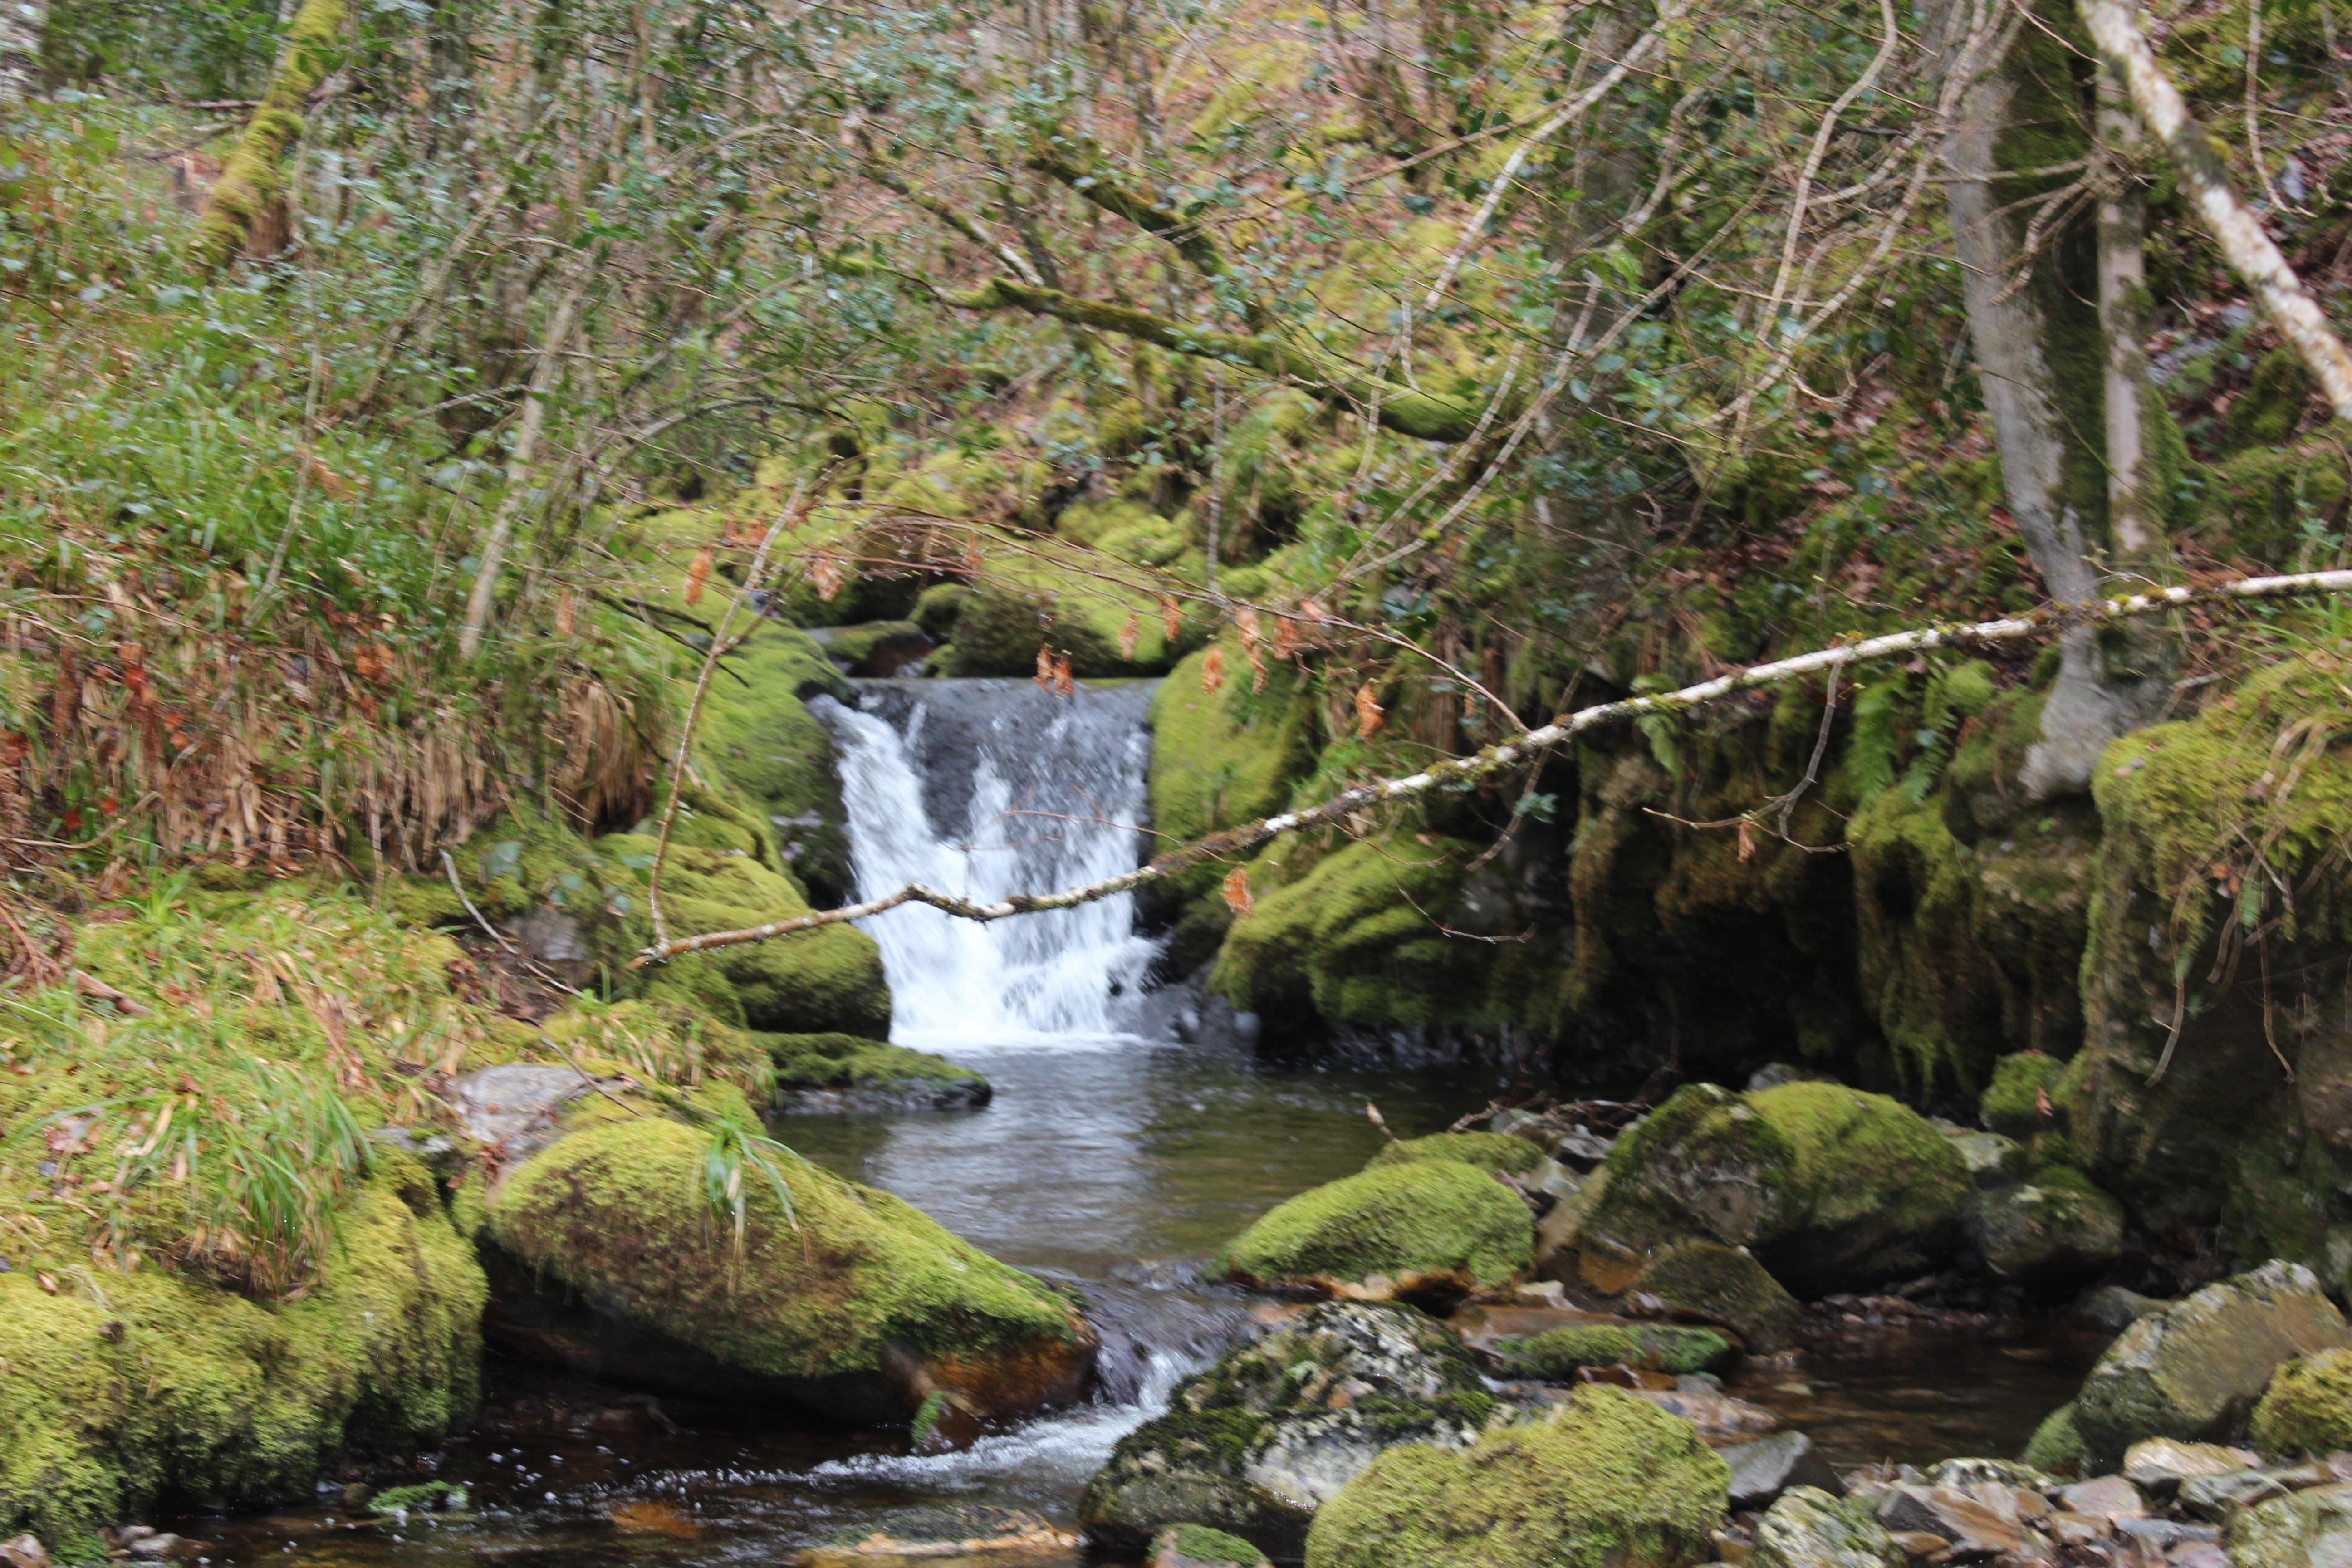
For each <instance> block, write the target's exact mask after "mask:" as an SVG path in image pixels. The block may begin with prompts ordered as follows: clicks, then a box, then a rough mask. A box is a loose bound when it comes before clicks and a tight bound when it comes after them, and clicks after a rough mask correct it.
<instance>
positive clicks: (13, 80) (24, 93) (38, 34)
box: [0, 0, 49, 109]
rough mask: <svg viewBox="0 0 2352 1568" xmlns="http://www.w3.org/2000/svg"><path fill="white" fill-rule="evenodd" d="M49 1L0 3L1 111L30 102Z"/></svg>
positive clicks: (36, 84) (37, 83)
mask: <svg viewBox="0 0 2352 1568" xmlns="http://www.w3.org/2000/svg"><path fill="white" fill-rule="evenodd" d="M48 26H49V0H0V109H14V108H15V107H16V105H18V104H20V103H23V102H25V101H26V100H27V99H30V98H31V97H32V96H33V94H34V91H35V90H36V89H37V88H38V87H39V86H40V82H41V39H42V37H44V36H45V35H46V34H47V32H48Z"/></svg>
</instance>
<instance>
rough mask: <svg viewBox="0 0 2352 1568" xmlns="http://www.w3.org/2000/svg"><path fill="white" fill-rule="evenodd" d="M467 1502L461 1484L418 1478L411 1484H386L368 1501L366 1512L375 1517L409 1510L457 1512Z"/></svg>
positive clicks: (399, 1514)
mask: <svg viewBox="0 0 2352 1568" xmlns="http://www.w3.org/2000/svg"><path fill="white" fill-rule="evenodd" d="M466 1502H467V1498H466V1489H465V1488H463V1487H459V1486H452V1485H450V1484H449V1483H448V1482H447V1481H420V1482H419V1483H417V1484H416V1485H415V1486H413V1487H386V1488H385V1489H383V1490H382V1491H380V1492H377V1493H376V1494H375V1495H374V1496H373V1497H371V1498H369V1499H368V1500H367V1511H368V1512H370V1513H372V1514H373V1515H375V1517H376V1518H378V1519H396V1518H403V1517H405V1516H406V1515H408V1514H412V1513H425V1512H436V1511H437V1512H451V1513H455V1512H460V1511H463V1510H464V1509H465V1507H466Z"/></svg>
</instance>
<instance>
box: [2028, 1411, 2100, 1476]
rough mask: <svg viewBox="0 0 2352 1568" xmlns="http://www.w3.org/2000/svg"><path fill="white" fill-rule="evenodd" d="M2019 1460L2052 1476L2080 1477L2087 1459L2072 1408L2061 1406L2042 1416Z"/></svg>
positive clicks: (2081, 1435)
mask: <svg viewBox="0 0 2352 1568" xmlns="http://www.w3.org/2000/svg"><path fill="white" fill-rule="evenodd" d="M2018 1458H2021V1459H2022V1460H2024V1461H2025V1462H2026V1463H2027V1464H2029V1465H2032V1467H2033V1468H2035V1469H2037V1470H2047V1471H2048V1472H2049V1473H2050V1474H2052V1475H2053V1476H2075V1475H2080V1474H2082V1473H2083V1468H2084V1464H2085V1463H2086V1462H2087V1460H2088V1458H2089V1456H2088V1455H2087V1454H2086V1453H2085V1452H2084V1447H2083V1434H2082V1433H2081V1432H2080V1431H2079V1430H2077V1429H2076V1427H2075V1426H2074V1405H2073V1404H2072V1403H2071V1402H2070V1403H2068V1404H2065V1405H2060V1406H2059V1407H2058V1408H2057V1409H2055V1410H2053V1411H2052V1412H2051V1413H2050V1414H2049V1415H2045V1416H2043V1417H2042V1424H2041V1425H2040V1426H2036V1427H2035V1428H2034V1429H2033V1436H2032V1437H2030V1438H2028V1439H2027V1440H2026V1444H2025V1451H2024V1452H2023V1453H2021V1454H2020V1455H2019V1456H2018Z"/></svg>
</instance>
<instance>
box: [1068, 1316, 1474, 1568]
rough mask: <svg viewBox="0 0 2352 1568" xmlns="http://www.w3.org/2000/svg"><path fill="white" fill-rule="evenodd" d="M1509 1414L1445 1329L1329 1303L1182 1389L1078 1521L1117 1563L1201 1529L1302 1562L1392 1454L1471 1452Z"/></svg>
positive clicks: (1127, 1448)
mask: <svg viewBox="0 0 2352 1568" xmlns="http://www.w3.org/2000/svg"><path fill="white" fill-rule="evenodd" d="M1508 1415H1509V1411H1508V1409H1507V1407H1505V1406H1503V1405H1500V1404H1499V1403H1498V1402H1497V1401H1496V1399H1495V1397H1494V1396H1493V1395H1492V1394H1489V1393H1488V1392H1487V1391H1486V1385H1485V1383H1484V1380H1483V1379H1481V1378H1480V1376H1479V1375H1478V1368H1477V1363H1475V1361H1474V1360H1473V1359H1472V1358H1471V1355H1470V1352H1468V1351H1467V1350H1466V1349H1465V1347H1464V1346H1463V1344H1462V1342H1461V1341H1459V1340H1458V1339H1456V1338H1455V1337H1454V1334H1453V1333H1452V1332H1451V1331H1448V1330H1447V1329H1446V1328H1445V1327H1444V1325H1443V1324H1440V1323H1438V1322H1435V1321H1433V1320H1431V1319H1429V1318H1427V1317H1424V1316H1423V1315H1422V1314H1421V1313H1419V1312H1416V1311H1413V1310H1411V1309H1409V1308H1402V1307H1391V1306H1375V1305H1371V1304H1368V1303H1363V1302H1354V1301H1339V1302H1328V1303H1325V1304H1323V1305H1321V1306H1318V1307H1313V1308H1310V1309H1308V1310H1307V1311H1306V1312H1304V1313H1302V1314H1300V1315H1299V1316H1298V1317H1297V1318H1296V1319H1295V1320H1293V1321H1290V1322H1288V1323H1286V1324H1285V1325H1284V1326H1282V1327H1281V1328H1279V1329H1277V1330H1276V1331H1274V1332H1273V1333H1270V1334H1268V1335H1267V1336H1266V1337H1265V1338H1264V1339H1262V1340H1260V1341H1258V1342H1256V1343H1255V1344H1249V1345H1244V1346H1241V1347H1239V1348H1237V1349H1235V1350H1234V1351H1231V1352H1228V1353H1227V1354H1226V1355H1225V1357H1224V1359H1223V1360H1222V1361H1221V1362H1219V1363H1218V1364H1217V1365H1216V1366H1215V1367H1214V1368H1213V1369H1212V1370H1210V1371H1208V1372H1205V1373H1199V1374H1197V1375H1195V1376H1193V1377H1190V1378H1187V1379H1186V1380H1185V1381H1184V1382H1183V1383H1181V1384H1178V1385H1177V1387H1176V1389H1175V1391H1174V1393H1173V1394H1171V1397H1170V1400H1169V1409H1168V1413H1167V1414H1166V1415H1161V1416H1159V1417H1157V1418H1155V1419H1153V1420H1151V1421H1149V1422H1146V1423H1145V1424H1144V1425H1143V1426H1140V1427H1139V1428H1138V1429H1137V1430H1135V1431H1134V1432H1132V1433H1130V1434H1129V1435H1128V1436H1126V1437H1123V1438H1121V1439H1120V1440H1119V1443H1118V1447H1116V1448H1115V1449H1113V1450H1112V1453H1111V1458H1110V1461H1109V1463H1108V1464H1107V1465H1105V1466H1104V1467H1103V1468H1102V1470H1101V1471H1100V1472H1099V1473H1097V1475H1096V1476H1095V1478H1094V1479H1093V1480H1092V1481H1091V1482H1090V1483H1088V1485H1087V1490H1086V1495H1085V1497H1084V1498H1083V1499H1082V1500H1080V1502H1079V1508H1078V1517H1079V1520H1080V1522H1081V1523H1082V1524H1083V1525H1084V1526H1085V1529H1086V1531H1087V1540H1088V1542H1090V1543H1091V1544H1092V1545H1093V1546H1094V1547H1095V1549H1096V1550H1097V1552H1102V1553H1105V1554H1108V1555H1112V1556H1124V1557H1130V1558H1131V1557H1133V1556H1135V1555H1137V1554H1138V1553H1139V1552H1141V1551H1142V1550H1143V1547H1144V1543H1145V1542H1148V1541H1149V1540H1150V1539H1151V1537H1152V1536H1153V1534H1154V1533H1155V1532H1156V1531H1159V1530H1160V1529H1162V1528H1163V1527H1165V1526H1167V1525H1170V1524H1173V1523H1177V1522H1181V1521H1192V1522H1198V1523H1206V1524H1211V1525H1213V1526H1214V1527H1216V1528H1217V1529H1219V1530H1223V1531H1229V1532H1231V1533H1233V1534H1234V1535H1238V1536H1240V1537H1242V1538H1243V1539H1244V1540H1246V1541H1248V1542H1252V1543H1253V1544H1254V1545H1255V1546H1256V1547H1257V1548H1259V1549H1260V1550H1262V1551H1265V1552H1269V1553H1271V1554H1273V1555H1275V1556H1277V1557H1285V1558H1296V1557H1297V1555H1298V1553H1299V1552H1300V1551H1301V1550H1302V1548H1303V1546H1304V1543H1305V1541H1306V1536H1307V1524H1308V1521H1310V1520H1311V1519H1312V1518H1313V1517H1314V1515H1315V1512H1316V1510H1318V1508H1320V1507H1322V1506H1323V1505H1324V1504H1325V1503H1326V1502H1328V1500H1329V1499H1330V1498H1331V1497H1332V1496H1333V1495H1334V1494H1335V1493H1336V1492H1337V1491H1338V1490H1339V1489H1340V1488H1341V1487H1342V1486H1344V1485H1345V1484H1346V1483H1347V1482H1348V1481H1349V1479H1352V1478H1353V1477H1354V1476H1355V1475H1356V1474H1357V1473H1358V1472H1360V1470H1362V1469H1363V1468H1364V1467H1365V1466H1366V1465H1368V1464H1370V1462H1371V1461H1372V1459H1373V1458H1374V1457H1375V1456H1377V1455H1378V1454H1380V1453H1381V1451H1383V1450H1384V1449H1386V1448H1389V1447H1392V1446H1394V1445H1396V1444H1398V1443H1408V1442H1410V1443H1433V1444H1437V1445H1440V1446H1445V1447H1465V1446H1467V1445H1468V1444H1469V1443H1471V1442H1472V1441H1474V1440H1475V1438H1476V1436H1477V1435H1478V1434H1479V1433H1480V1432H1481V1431H1484V1430H1485V1429H1486V1427H1487V1426H1490V1425H1491V1424H1493V1423H1494V1422H1496V1421H1498V1420H1503V1419H1506V1418H1507V1416H1508Z"/></svg>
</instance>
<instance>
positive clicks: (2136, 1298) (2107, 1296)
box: [2066, 1285, 2171, 1334]
mask: <svg viewBox="0 0 2352 1568" xmlns="http://www.w3.org/2000/svg"><path fill="white" fill-rule="evenodd" d="M2170 1305H2171V1303H2170V1302H2168V1301H2165V1300H2159V1299H2158V1298H2157V1297H2154V1296H2143V1295H2141V1294H2140V1293H2139V1292H2138V1291H2137V1290H2126V1289H2124V1288H2123V1287H2122V1286H2120V1285H2102V1286H2100V1287H2098V1288H2097V1289H2095V1290H2085V1291H2084V1292H2083V1293H2082V1294H2081V1295H2080V1296H2078V1297H2076V1298H2075V1299H2074V1305H2073V1306H2072V1307H2069V1308H2068V1309H2067V1310H2066V1317H2067V1321H2070V1322H2072V1323H2073V1324H2074V1326H2075V1327H2076V1328H2080V1329H2096V1330H2098V1331H2101V1332H2102V1333H2109V1334H2119V1333H2122V1332H2123V1331H2125V1330H2126V1329H2128V1328H2130V1327H2131V1326H2132V1325H2133V1324H2134V1323H2137V1322H2138V1321H2140V1320H2141V1319H2142V1318H2145V1317H2147V1315H2148V1314H2149V1313H2150V1312H2161V1311H2162V1310H2164V1309H2165V1308H2167V1307H2168V1306H2170Z"/></svg>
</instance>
